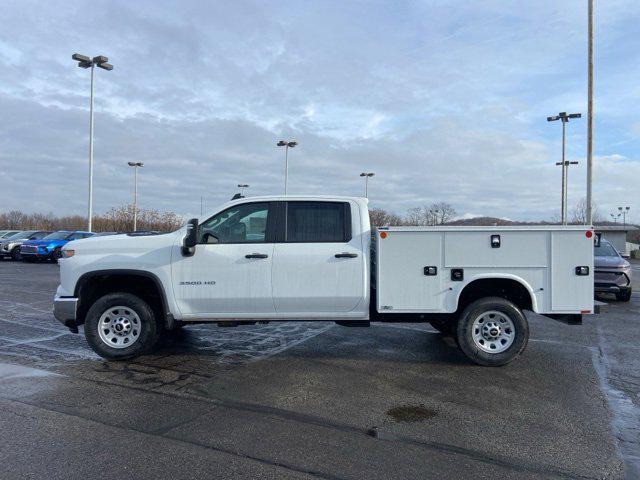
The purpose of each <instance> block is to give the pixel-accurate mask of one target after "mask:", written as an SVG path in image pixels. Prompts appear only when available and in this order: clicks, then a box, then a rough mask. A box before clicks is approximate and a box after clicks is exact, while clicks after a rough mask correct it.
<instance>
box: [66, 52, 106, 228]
mask: <svg viewBox="0 0 640 480" xmlns="http://www.w3.org/2000/svg"><path fill="white" fill-rule="evenodd" d="M71 58H72V59H73V60H75V61H76V62H78V66H79V67H80V68H91V90H90V91H91V93H90V97H89V98H90V100H89V223H88V226H87V230H88V231H91V217H92V216H93V71H94V67H95V66H98V67H100V68H102V69H103V70H107V71H111V70H113V65H111V64H110V63H107V62H108V61H109V59H108V58H107V57H105V56H103V55H98V56H97V57H93V58H90V57H87V56H86V55H80V54H79V53H74V54H73V55H71Z"/></svg>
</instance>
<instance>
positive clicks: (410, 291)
mask: <svg viewBox="0 0 640 480" xmlns="http://www.w3.org/2000/svg"><path fill="white" fill-rule="evenodd" d="M443 238H444V237H443V233H442V232H424V231H423V232H411V231H395V232H385V231H380V232H378V238H377V277H376V294H377V309H378V311H379V312H393V311H404V312H429V311H441V310H442V309H443V306H444V303H445V297H446V291H445V290H444V287H443V275H444V274H445V272H444V271H443V268H442V243H443ZM430 267H431V269H430ZM434 267H435V271H434V270H433V268H434Z"/></svg>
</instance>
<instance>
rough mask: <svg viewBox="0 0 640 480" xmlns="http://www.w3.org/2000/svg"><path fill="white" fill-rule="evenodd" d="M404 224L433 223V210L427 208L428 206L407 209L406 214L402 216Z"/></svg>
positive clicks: (423, 224) (422, 224)
mask: <svg viewBox="0 0 640 480" xmlns="http://www.w3.org/2000/svg"><path fill="white" fill-rule="evenodd" d="M404 221H405V224H407V225H417V226H425V225H433V224H434V221H435V217H434V215H433V212H431V211H430V210H429V207H427V206H424V207H414V208H410V209H409V210H407V214H406V215H405V217H404Z"/></svg>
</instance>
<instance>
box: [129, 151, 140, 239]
mask: <svg viewBox="0 0 640 480" xmlns="http://www.w3.org/2000/svg"><path fill="white" fill-rule="evenodd" d="M127 165H129V166H130V167H133V172H134V174H133V231H134V232H135V231H137V230H138V168H140V167H144V163H142V162H127Z"/></svg>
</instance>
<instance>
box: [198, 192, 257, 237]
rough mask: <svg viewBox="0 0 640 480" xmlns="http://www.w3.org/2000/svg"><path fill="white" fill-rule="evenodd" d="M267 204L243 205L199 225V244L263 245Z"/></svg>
mask: <svg viewBox="0 0 640 480" xmlns="http://www.w3.org/2000/svg"><path fill="white" fill-rule="evenodd" d="M268 214H269V203H268V202H264V203H244V204H242V205H236V206H233V207H231V208H228V209H226V210H225V211H223V212H220V213H218V214H217V215H214V216H213V217H211V218H210V219H209V220H207V221H205V222H204V223H202V225H200V240H199V243H264V242H265V236H266V231H267V217H268Z"/></svg>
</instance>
